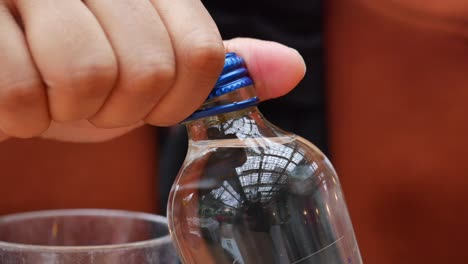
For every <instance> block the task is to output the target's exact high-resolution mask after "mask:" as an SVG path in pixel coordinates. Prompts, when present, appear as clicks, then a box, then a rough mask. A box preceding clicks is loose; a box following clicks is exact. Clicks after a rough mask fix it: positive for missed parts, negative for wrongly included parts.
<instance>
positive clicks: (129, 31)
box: [85, 0, 175, 127]
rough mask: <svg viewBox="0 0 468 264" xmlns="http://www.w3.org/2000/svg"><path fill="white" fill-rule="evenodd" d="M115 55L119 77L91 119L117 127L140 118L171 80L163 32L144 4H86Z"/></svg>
mask: <svg viewBox="0 0 468 264" xmlns="http://www.w3.org/2000/svg"><path fill="white" fill-rule="evenodd" d="M85 2H86V4H87V5H88V7H89V8H90V9H91V10H92V12H93V13H94V14H95V16H96V17H97V18H98V20H99V22H100V23H101V25H102V27H103V28H104V30H105V32H106V33H107V36H108V38H109V39H110V42H111V45H112V47H113V49H114V51H115V53H116V56H117V61H118V64H119V78H118V82H117V85H116V87H115V88H114V90H113V91H112V94H111V95H110V97H109V98H108V99H107V100H106V103H105V104H104V106H103V107H102V108H101V109H100V111H99V112H98V113H97V114H96V116H94V117H93V118H92V119H91V121H92V122H93V123H94V124H95V125H97V126H99V127H119V126H125V125H130V124H133V123H136V122H137V121H139V120H142V119H143V118H144V117H145V116H146V115H147V114H148V113H149V111H150V110H151V109H152V108H153V107H154V105H155V104H156V102H157V101H158V99H159V98H161V97H162V96H163V95H164V93H165V92H166V91H167V89H168V88H169V87H170V86H171V85H172V83H173V81H174V78H175V61H174V60H175V59H174V54H173V50H172V45H171V41H170V38H169V35H168V33H167V31H166V28H165V26H164V24H163V22H162V21H161V19H160V17H159V16H158V14H157V12H156V10H155V9H154V7H153V6H152V5H151V3H150V2H149V1H148V0H132V1H128V0H87V1H85Z"/></svg>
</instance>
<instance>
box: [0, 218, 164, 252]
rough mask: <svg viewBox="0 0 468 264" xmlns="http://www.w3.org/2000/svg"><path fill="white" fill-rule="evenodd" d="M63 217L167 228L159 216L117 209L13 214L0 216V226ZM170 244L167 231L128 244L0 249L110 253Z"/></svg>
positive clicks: (2, 245) (9, 246)
mask: <svg viewBox="0 0 468 264" xmlns="http://www.w3.org/2000/svg"><path fill="white" fill-rule="evenodd" d="M51 216H56V217H63V216H110V217H125V218H128V219H136V220H146V221H149V222H153V223H159V224H165V225H166V226H167V223H168V222H167V219H166V218H165V217H163V216H160V215H155V214H150V213H144V212H136V211H127V210H117V209H55V210H39V211H31V212H23V213H13V214H8V215H3V216H0V224H1V223H8V222H14V221H18V220H26V219H33V218H40V217H51ZM167 243H172V241H171V237H170V233H169V229H168V234H167V235H165V236H162V237H157V238H153V239H148V240H142V241H135V242H129V243H118V244H110V245H92V246H91V245H90V246H47V245H32V244H20V243H12V242H5V241H1V240H0V249H2V250H7V251H15V250H21V251H31V252H32V251H41V252H67V251H73V252H84V251H86V252H93V251H100V252H103V251H110V250H116V249H117V250H118V249H122V250H127V249H132V248H143V247H154V246H157V245H161V244H167Z"/></svg>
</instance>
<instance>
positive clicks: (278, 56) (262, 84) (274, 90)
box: [224, 38, 306, 100]
mask: <svg viewBox="0 0 468 264" xmlns="http://www.w3.org/2000/svg"><path fill="white" fill-rule="evenodd" d="M224 46H225V48H226V51H227V52H235V53H237V54H238V55H239V56H241V57H242V58H244V60H245V63H246V65H247V68H248V70H249V74H250V76H251V77H252V79H253V81H254V83H255V88H256V91H257V95H258V97H259V98H260V99H261V100H267V99H270V98H275V97H279V96H282V95H285V94H286V93H288V92H290V91H291V90H292V89H293V88H294V87H295V86H296V85H297V84H298V83H299V82H300V81H301V80H302V78H304V74H305V71H306V66H305V62H304V59H303V58H302V56H301V55H300V54H299V53H298V52H297V51H296V50H295V49H292V48H289V47H287V46H284V45H282V44H279V43H276V42H271V41H264V40H257V39H250V38H235V39H231V40H226V41H224Z"/></svg>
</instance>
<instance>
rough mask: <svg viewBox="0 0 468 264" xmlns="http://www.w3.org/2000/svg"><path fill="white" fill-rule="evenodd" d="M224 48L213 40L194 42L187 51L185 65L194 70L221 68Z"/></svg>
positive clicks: (220, 43)
mask: <svg viewBox="0 0 468 264" xmlns="http://www.w3.org/2000/svg"><path fill="white" fill-rule="evenodd" d="M224 53H225V51H224V46H223V44H222V42H218V41H217V40H215V39H201V40H198V41H194V42H193V43H192V44H191V47H190V49H189V53H188V56H187V57H188V58H187V63H188V64H189V66H190V67H191V68H193V69H194V70H206V69H211V68H221V66H222V63H223V62H224V56H225V55H224Z"/></svg>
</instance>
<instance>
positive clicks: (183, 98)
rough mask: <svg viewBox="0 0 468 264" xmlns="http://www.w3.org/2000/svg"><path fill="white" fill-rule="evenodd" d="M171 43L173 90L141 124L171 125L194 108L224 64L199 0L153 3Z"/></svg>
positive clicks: (216, 37)
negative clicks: (172, 51) (174, 58)
mask: <svg viewBox="0 0 468 264" xmlns="http://www.w3.org/2000/svg"><path fill="white" fill-rule="evenodd" d="M152 2H153V5H154V6H155V8H156V9H157V11H158V13H159V14H160V16H161V17H162V19H163V21H164V24H165V25H166V28H167V29H168V32H169V35H170V37H171V40H172V45H173V47H174V51H175V56H176V72H177V76H176V79H175V82H174V85H173V87H172V88H171V90H170V91H168V92H167V94H166V95H165V96H164V97H163V98H162V99H161V100H160V102H159V103H158V104H157V105H156V107H155V108H154V109H153V110H152V112H151V113H150V114H149V115H148V116H147V117H146V119H145V121H147V122H148V123H150V124H153V125H161V126H167V125H172V124H175V123H177V122H179V121H181V120H183V119H184V118H186V117H187V116H189V115H190V114H191V113H192V112H193V111H195V110H196V108H198V107H199V106H200V105H201V104H202V102H203V101H204V100H205V99H206V97H207V96H208V94H209V92H210V90H211V88H212V87H213V86H214V84H215V82H216V80H217V78H218V76H219V74H220V73H221V70H222V67H223V63H224V46H223V43H222V41H221V37H220V35H219V32H218V29H217V27H216V25H215V23H214V22H213V20H212V19H211V17H210V16H209V14H208V12H207V11H206V9H205V8H204V7H203V5H202V4H201V2H200V1H199V0H179V1H174V0H153V1H152Z"/></svg>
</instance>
